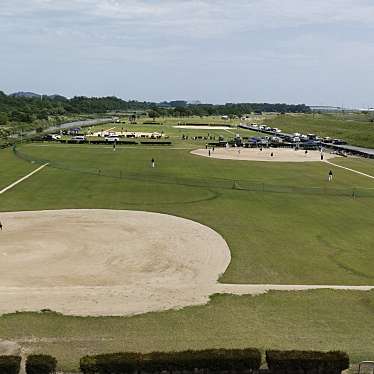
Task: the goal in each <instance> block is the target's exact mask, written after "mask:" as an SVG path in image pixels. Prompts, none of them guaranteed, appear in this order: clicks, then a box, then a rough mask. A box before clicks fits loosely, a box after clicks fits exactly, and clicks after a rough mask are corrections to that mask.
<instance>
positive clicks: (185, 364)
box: [80, 349, 261, 374]
mask: <svg viewBox="0 0 374 374" xmlns="http://www.w3.org/2000/svg"><path fill="white" fill-rule="evenodd" d="M260 365H261V353H260V351H259V350H257V349H209V350H202V351H183V352H152V353H148V354H139V353H114V354H106V355H98V356H85V357H82V358H81V361H80V368H81V371H82V373H83V374H106V373H111V374H120V373H121V374H123V373H133V372H135V371H139V370H140V371H144V372H147V373H159V372H162V371H169V372H173V371H178V372H181V371H183V370H186V371H194V370H195V369H209V370H212V371H222V370H237V371H244V370H246V371H249V372H251V371H253V370H258V369H259V367H260Z"/></svg>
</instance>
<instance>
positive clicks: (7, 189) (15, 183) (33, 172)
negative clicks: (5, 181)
mask: <svg viewBox="0 0 374 374" xmlns="http://www.w3.org/2000/svg"><path fill="white" fill-rule="evenodd" d="M47 165H48V163H47V164H44V165H42V166H40V167H38V168H37V169H35V170H34V171H32V172H31V173H29V174H27V175H25V176H24V177H22V178H20V179H18V180H17V181H15V182H13V183H12V184H10V185H9V186H7V187H5V188H3V189H2V190H1V191H0V195H2V194H3V193H5V192H7V191H9V190H10V189H12V188H13V187H15V186H17V184H19V183H21V182H23V181H24V180H26V179H28V178H30V177H31V176H32V175H34V174H35V173H38V172H39V171H40V170H42V169H44V168H45V167H46V166H47Z"/></svg>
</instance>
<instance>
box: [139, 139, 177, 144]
mask: <svg viewBox="0 0 374 374" xmlns="http://www.w3.org/2000/svg"><path fill="white" fill-rule="evenodd" d="M140 144H152V145H171V144H172V143H171V142H170V141H162V140H153V141H152V140H145V141H141V142H140Z"/></svg>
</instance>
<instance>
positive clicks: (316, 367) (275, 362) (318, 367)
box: [266, 351, 349, 374]
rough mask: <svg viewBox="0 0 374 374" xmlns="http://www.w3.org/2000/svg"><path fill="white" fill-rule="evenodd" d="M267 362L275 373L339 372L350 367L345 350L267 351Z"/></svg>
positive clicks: (330, 373)
mask: <svg viewBox="0 0 374 374" xmlns="http://www.w3.org/2000/svg"><path fill="white" fill-rule="evenodd" d="M266 362H267V364H268V367H269V369H270V371H271V372H272V373H274V374H291V373H292V374H293V373H305V374H306V373H313V374H314V373H316V374H339V373H341V372H342V371H343V370H345V369H348V367H349V357H348V355H347V354H346V353H344V352H316V351H267V352H266Z"/></svg>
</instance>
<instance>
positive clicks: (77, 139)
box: [71, 135, 86, 142]
mask: <svg viewBox="0 0 374 374" xmlns="http://www.w3.org/2000/svg"><path fill="white" fill-rule="evenodd" d="M71 140H75V141H77V142H81V141H84V140H86V137H85V136H83V135H77V136H73V137H72V138H71Z"/></svg>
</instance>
